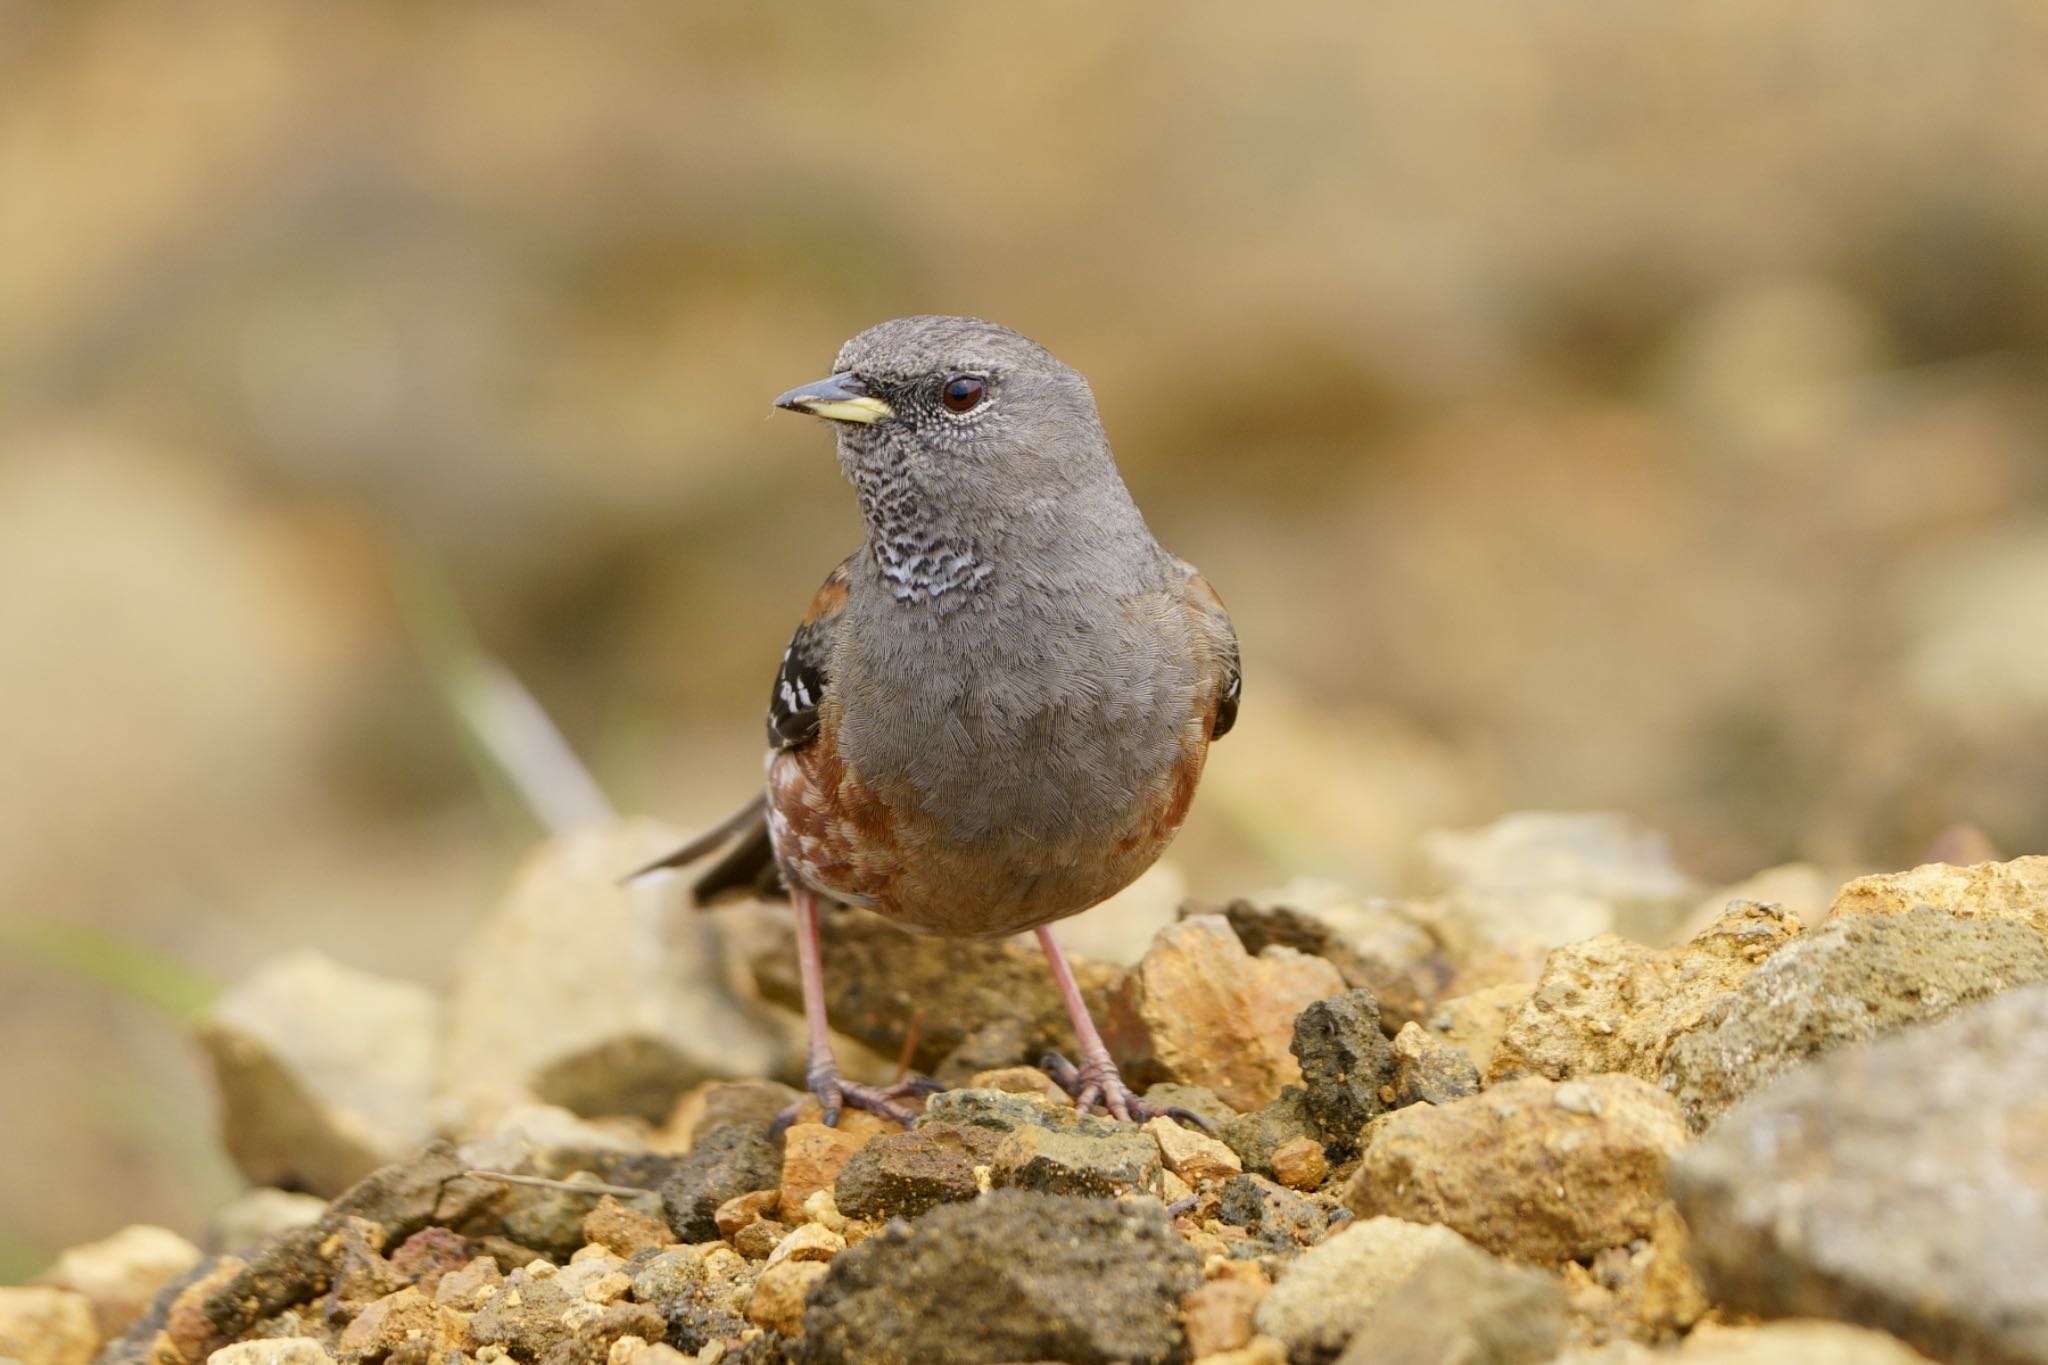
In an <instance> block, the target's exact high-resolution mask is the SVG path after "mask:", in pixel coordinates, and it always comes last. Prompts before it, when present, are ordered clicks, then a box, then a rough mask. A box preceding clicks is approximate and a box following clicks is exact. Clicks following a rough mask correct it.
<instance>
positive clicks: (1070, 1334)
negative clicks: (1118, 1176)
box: [804, 1190, 1201, 1365]
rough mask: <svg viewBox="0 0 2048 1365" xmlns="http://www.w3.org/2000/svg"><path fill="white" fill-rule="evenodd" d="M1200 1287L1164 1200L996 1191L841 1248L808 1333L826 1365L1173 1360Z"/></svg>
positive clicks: (1079, 1364) (1095, 1364) (816, 1294)
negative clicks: (1182, 1315) (1185, 1305)
mask: <svg viewBox="0 0 2048 1365" xmlns="http://www.w3.org/2000/svg"><path fill="white" fill-rule="evenodd" d="M1200 1282H1201V1270H1200V1266H1199V1262H1198V1258H1197V1257H1196V1255H1195V1253H1194V1252H1193V1251H1192V1250H1191V1249H1190V1248H1189V1247H1188V1246H1187V1245H1186V1244H1184V1243H1183V1242H1182V1241H1181V1240H1180V1239H1179V1238H1178V1237H1177V1236H1175V1234H1174V1231H1173V1227H1172V1224H1171V1223H1170V1222H1169V1221H1168V1220H1167V1217H1166V1212H1165V1210H1164V1209H1163V1208H1162V1207H1160V1206H1159V1205H1158V1204H1156V1203H1153V1202H1151V1201H1146V1200H1139V1201H1122V1200H1104V1199H1073V1198H1066V1197H1062V1196H1059V1195H1047V1194H1034V1193H1031V1192H1029V1191H1024V1190H998V1191H996V1192H994V1193H992V1194H990V1195H987V1196H986V1197H984V1198H981V1199H977V1200H975V1201H974V1202H973V1203H970V1204H948V1205H945V1206H943V1207H941V1208H937V1209H934V1210H932V1211H931V1212H930V1213H928V1214H926V1215H925V1216H924V1217H923V1218H920V1219H919V1220H918V1221H917V1222H915V1223H893V1224H891V1225H890V1226H889V1227H888V1228H887V1229H885V1230H884V1231H882V1232H880V1233H878V1234H876V1235H874V1236H872V1237H869V1238H867V1239H866V1240H864V1241H862V1242H860V1243H859V1244H857V1245H856V1246H854V1247H852V1248H851V1249H849V1250H847V1251H844V1252H842V1253H840V1255H839V1256H838V1257H837V1258H835V1259H834V1260H833V1262H832V1268H831V1271H830V1273H829V1274H827V1275H826V1277H825V1279H824V1280H823V1282H822V1283H820V1284H819V1286H818V1287H817V1288H816V1289H814V1290H813V1291H812V1292H811V1297H810V1308H809V1311H808V1312H806V1313H805V1315H804V1332H805V1336H806V1338H807V1343H808V1347H809V1351H810V1355H811V1359H812V1360H813V1361H815V1362H816V1363H817V1365H842V1362H845V1363H851V1362H870V1361H919V1362H928V1363H929V1365H972V1363H976V1362H985V1361H1036V1360H1059V1361H1067V1362H1072V1365H1107V1362H1110V1361H1162V1362H1163V1361H1172V1360H1178V1359H1182V1358H1183V1357H1184V1355H1185V1350H1186V1343H1185V1340H1184V1338H1183V1336H1182V1332H1181V1327H1180V1324H1179V1321H1178V1318H1177V1309H1178V1305H1179V1303H1180V1300H1181V1298H1182V1296H1183V1295H1185V1294H1187V1293H1188V1292H1189V1291H1190V1290H1192V1289H1194V1288H1195V1286H1196V1285H1197V1284H1199V1283H1200Z"/></svg>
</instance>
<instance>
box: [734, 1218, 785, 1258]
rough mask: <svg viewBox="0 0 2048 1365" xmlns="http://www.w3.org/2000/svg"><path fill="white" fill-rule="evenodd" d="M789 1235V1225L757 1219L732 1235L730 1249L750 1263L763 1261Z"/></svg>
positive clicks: (767, 1219) (768, 1219)
mask: <svg viewBox="0 0 2048 1365" xmlns="http://www.w3.org/2000/svg"><path fill="white" fill-rule="evenodd" d="M788 1234H789V1224H787V1223H783V1222H778V1221H777V1220H775V1219H773V1218H757V1219H755V1220H754V1221H753V1222H751V1223H749V1224H747V1225H746V1226H745V1227H743V1228H741V1229H740V1230H739V1231H738V1232H736V1233H734V1234H733V1235H732V1249H733V1250H734V1251H737V1252H738V1253H739V1254H740V1255H742V1256H744V1257H746V1258H747V1259H748V1260H750V1261H765V1260H767V1259H768V1257H769V1256H770V1255H771V1254H773V1252H774V1251H775V1247H776V1244H777V1243H779V1242H781V1241H782V1239H783V1238H784V1237H786V1236H787V1235H788Z"/></svg>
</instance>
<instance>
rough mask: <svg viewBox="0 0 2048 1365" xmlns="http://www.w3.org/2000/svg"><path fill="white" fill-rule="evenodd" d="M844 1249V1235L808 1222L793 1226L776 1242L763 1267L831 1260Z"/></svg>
mask: <svg viewBox="0 0 2048 1365" xmlns="http://www.w3.org/2000/svg"><path fill="white" fill-rule="evenodd" d="M844 1250H846V1239H845V1238H844V1237H841V1236H840V1235H839V1234H838V1233H836V1232H834V1231H832V1230H831V1229H830V1228H828V1227H825V1226H823V1225H821V1224H818V1223H806V1224H804V1225H803V1226H802V1227H799V1228H792V1229H791V1230H790V1232H789V1234H788V1235H787V1236H785V1237H784V1238H783V1239H782V1240H781V1241H780V1242H777V1243H776V1244H775V1250H773V1251H771V1252H769V1253H768V1264H767V1266H764V1267H762V1268H763V1269H764V1270H765V1269H768V1268H769V1267H772V1266H778V1265H781V1264H782V1263H783V1262H784V1261H829V1260H831V1259H832V1258H833V1257H834V1256H837V1255H838V1254H839V1253H840V1252H842V1251H844Z"/></svg>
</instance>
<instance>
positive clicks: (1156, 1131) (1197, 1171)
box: [1145, 1115, 1244, 1185]
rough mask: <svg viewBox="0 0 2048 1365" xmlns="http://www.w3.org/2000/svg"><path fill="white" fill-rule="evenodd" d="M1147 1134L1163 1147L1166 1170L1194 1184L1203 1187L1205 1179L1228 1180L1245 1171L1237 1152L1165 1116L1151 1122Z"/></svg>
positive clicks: (1160, 1149) (1162, 1155) (1161, 1153)
mask: <svg viewBox="0 0 2048 1365" xmlns="http://www.w3.org/2000/svg"><path fill="white" fill-rule="evenodd" d="M1145 1131H1146V1132H1147V1133H1149V1134H1151V1136H1152V1140H1153V1141H1154V1142H1156V1143H1158V1144H1159V1153H1160V1156H1161V1157H1162V1158H1163V1159H1164V1160H1165V1162H1166V1169H1167V1170H1169V1171H1172V1172H1173V1173H1174V1174H1175V1175H1177V1176H1179V1177H1180V1178H1181V1179H1182V1180H1185V1181H1187V1182H1188V1183H1189V1184H1190V1185H1199V1184H1201V1183H1202V1182H1203V1181H1205V1180H1225V1179H1228V1178H1229V1177H1231V1176H1233V1175H1239V1174H1241V1173H1242V1172H1243V1171H1244V1163H1243V1162H1242V1161H1240V1160H1239V1159H1238V1156H1237V1153H1236V1152H1233V1151H1231V1150H1230V1148H1228V1147H1226V1146H1224V1145H1223V1144H1222V1143H1221V1142H1219V1141H1217V1140H1216V1139H1215V1138H1212V1137H1210V1136H1209V1135H1208V1134H1207V1133H1198V1132H1196V1131H1194V1130H1193V1129H1191V1128H1183V1127H1181V1126H1180V1125H1179V1124H1178V1123H1175V1122H1174V1121H1173V1120H1172V1119H1170V1118H1167V1117H1165V1116H1163V1115H1162V1116H1160V1117H1158V1118H1155V1119H1151V1120H1149V1121H1148V1122H1147V1123H1146V1124H1145Z"/></svg>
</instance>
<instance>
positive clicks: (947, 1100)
mask: <svg viewBox="0 0 2048 1365" xmlns="http://www.w3.org/2000/svg"><path fill="white" fill-rule="evenodd" d="M917 1122H918V1123H919V1124H920V1125H923V1124H946V1125H950V1126H958V1125H968V1126H972V1127H976V1128H986V1129H989V1130H990V1131H992V1132H997V1133H1014V1132H1016V1131H1017V1130H1018V1129H1019V1128H1050V1129H1052V1130H1053V1131H1055V1132H1061V1133H1085V1134H1087V1135H1089V1136H1091V1137H1107V1136H1108V1135H1110V1134H1112V1133H1128V1132H1129V1131H1131V1130H1130V1126H1129V1125H1128V1124H1122V1123H1118V1122H1117V1121H1116V1120H1114V1119H1106V1118H1098V1117H1096V1116H1095V1115H1093V1114H1084V1113H1082V1112H1081V1111H1080V1110H1078V1109H1076V1108H1074V1107H1073V1106H1072V1105H1070V1104H1054V1103H1052V1102H1051V1101H1050V1100H1047V1099H1044V1098H1042V1097H1040V1096H1038V1095H1019V1094H1015V1093H1013V1092H1011V1091H1008V1090H948V1091H945V1092H943V1093H942V1094H937V1095H934V1096H932V1097H931V1098H930V1099H928V1100H926V1101H925V1106H924V1113H923V1114H921V1115H919V1116H918V1120H917Z"/></svg>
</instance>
